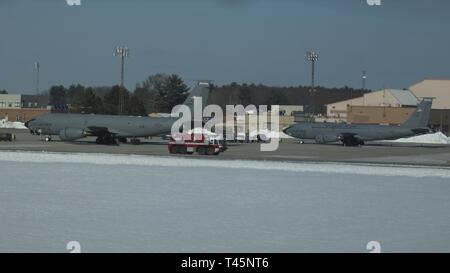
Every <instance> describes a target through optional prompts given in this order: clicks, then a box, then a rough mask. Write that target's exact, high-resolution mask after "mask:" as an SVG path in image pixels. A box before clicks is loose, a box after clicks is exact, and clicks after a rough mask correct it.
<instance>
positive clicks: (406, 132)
mask: <svg viewBox="0 0 450 273" xmlns="http://www.w3.org/2000/svg"><path fill="white" fill-rule="evenodd" d="M432 102H433V100H432V99H431V98H424V99H423V100H422V101H421V102H420V103H419V105H418V106H417V109H416V111H415V112H414V113H413V114H412V115H411V116H410V118H409V119H408V120H407V121H406V122H405V123H403V124H401V125H395V126H394V125H367V124H346V123H318V122H312V123H296V124H294V125H291V126H289V127H287V128H285V129H284V130H283V132H284V133H285V134H287V135H289V136H292V137H295V138H298V139H301V140H305V139H313V140H315V142H316V143H319V144H325V143H331V142H339V141H340V142H342V144H343V145H344V146H359V145H364V143H365V141H371V140H395V139H399V138H404V137H411V136H415V135H421V134H427V133H430V132H431V130H430V129H429V128H428V127H427V124H428V119H429V116H430V110H431V104H432Z"/></svg>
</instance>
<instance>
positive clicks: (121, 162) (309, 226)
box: [0, 152, 450, 252]
mask: <svg viewBox="0 0 450 273" xmlns="http://www.w3.org/2000/svg"><path fill="white" fill-rule="evenodd" d="M449 172H450V171H449V170H448V169H438V168H436V169H434V168H420V167H419V168H409V167H390V166H386V167H383V166H368V165H345V164H319V163H316V164H306V163H282V162H267V161H266V162H255V161H240V160H236V161H225V160H194V159H185V158H168V157H167V158H166V157H145V156H125V155H122V156H116V155H101V154H89V155H87V154H54V153H31V152H0V175H1V176H0V219H1V221H0V252H3V251H13V252H24V251H31V252H48V251H50V252H65V251H66V244H67V242H69V241H79V242H80V243H81V247H82V251H84V252H98V251H106V252H116V251H131V252H135V251H145V252H147V251H148V252H302V251H313V252H321V251H326V252H330V251H331V252H334V251H337V252H342V251H345V252H349V251H351V252H367V250H366V245H367V242H369V241H374V240H375V241H379V242H380V243H381V246H382V251H385V252H395V251H447V252H448V251H450V218H449V217H448V211H450V199H449V198H448V195H449V193H450V183H449V179H448V178H449V177H450V174H449Z"/></svg>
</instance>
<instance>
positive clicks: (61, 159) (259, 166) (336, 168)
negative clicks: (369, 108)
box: [0, 151, 450, 178]
mask: <svg viewBox="0 0 450 273" xmlns="http://www.w3.org/2000/svg"><path fill="white" fill-rule="evenodd" d="M2 161H3V162H32V163H85V164H96V165H121V166H126V165H131V166H160V167H185V168H228V169H253V170H261V171H288V172H299V173H304V172H312V173H326V174H357V175H377V176H406V177H416V178H417V177H441V178H450V169H449V168H438V167H420V166H398V165H377V164H350V163H348V164H345V163H293V162H277V161H251V160H212V159H195V158H188V157H163V156H141V155H112V154H87V153H86V154H83V153H70V154H69V153H68V154H66V153H48V152H42V153H39V152H22V151H20V152H0V162H2Z"/></svg>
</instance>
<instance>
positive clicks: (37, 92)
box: [34, 62, 41, 95]
mask: <svg viewBox="0 0 450 273" xmlns="http://www.w3.org/2000/svg"><path fill="white" fill-rule="evenodd" d="M34 68H35V70H36V95H39V72H40V71H39V70H40V69H41V65H40V64H39V62H35V63H34Z"/></svg>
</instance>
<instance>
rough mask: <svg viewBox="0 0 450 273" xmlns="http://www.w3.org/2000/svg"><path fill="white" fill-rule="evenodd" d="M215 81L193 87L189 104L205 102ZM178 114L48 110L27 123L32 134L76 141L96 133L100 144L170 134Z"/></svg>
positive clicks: (187, 102) (133, 141)
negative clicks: (138, 114) (70, 112)
mask: <svg viewBox="0 0 450 273" xmlns="http://www.w3.org/2000/svg"><path fill="white" fill-rule="evenodd" d="M210 91H211V85H210V84H209V83H203V82H202V83H198V84H197V85H196V86H194V87H193V88H192V89H191V92H190V93H189V95H188V98H187V99H186V101H185V102H184V104H185V105H187V106H188V107H190V108H191V111H193V110H192V109H193V108H192V107H193V98H194V97H202V102H203V104H205V103H206V102H207V100H208V96H209V92H210ZM178 119H179V118H178V117H136V116H118V115H94V114H56V113H50V114H45V115H42V116H39V117H36V118H34V119H31V120H29V121H27V122H26V123H25V126H26V127H27V128H28V129H30V132H31V133H32V134H37V135H43V136H46V140H51V136H59V138H60V139H61V140H62V141H75V140H78V139H81V138H84V137H87V136H96V137H97V139H96V143H97V144H115V143H117V140H118V141H120V142H126V141H127V139H128V138H130V139H131V141H132V143H139V140H138V138H139V137H149V136H158V135H165V134H169V133H170V131H171V128H172V125H173V123H174V122H175V121H176V120H178Z"/></svg>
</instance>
